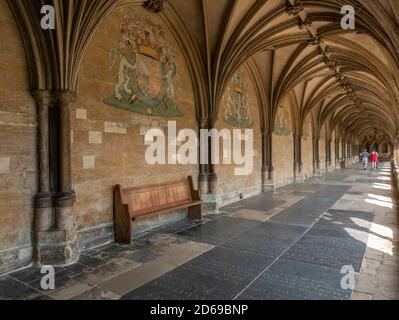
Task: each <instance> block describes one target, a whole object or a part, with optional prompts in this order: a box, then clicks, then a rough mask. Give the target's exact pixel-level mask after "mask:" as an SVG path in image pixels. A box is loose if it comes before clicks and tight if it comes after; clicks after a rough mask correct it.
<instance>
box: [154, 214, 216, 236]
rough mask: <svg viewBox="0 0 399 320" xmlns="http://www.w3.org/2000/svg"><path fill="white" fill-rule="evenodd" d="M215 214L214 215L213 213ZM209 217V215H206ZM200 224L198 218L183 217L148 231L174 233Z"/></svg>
mask: <svg viewBox="0 0 399 320" xmlns="http://www.w3.org/2000/svg"><path fill="white" fill-rule="evenodd" d="M215 216H216V215H215ZM207 217H209V216H207ZM200 224H202V221H199V220H192V219H184V220H181V221H177V222H175V223H169V224H167V225H164V226H161V227H158V228H154V229H151V230H150V233H159V234H169V235H172V234H175V233H178V232H181V231H184V230H187V229H190V228H193V227H195V226H198V225H200Z"/></svg>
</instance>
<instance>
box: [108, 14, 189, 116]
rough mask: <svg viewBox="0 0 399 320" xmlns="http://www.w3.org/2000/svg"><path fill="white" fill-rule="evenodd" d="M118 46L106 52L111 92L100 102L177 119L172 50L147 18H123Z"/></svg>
mask: <svg viewBox="0 0 399 320" xmlns="http://www.w3.org/2000/svg"><path fill="white" fill-rule="evenodd" d="M119 29H120V33H121V37H120V39H119V41H118V46H117V47H116V48H113V49H111V50H110V51H109V53H108V56H109V60H110V62H111V65H110V67H109V71H110V72H111V74H112V76H113V77H114V78H115V88H114V93H113V94H112V95H111V96H109V97H108V98H106V99H104V103H105V104H107V105H110V106H113V107H117V108H121V109H125V110H128V111H132V112H138V113H142V114H146V115H151V116H164V117H181V116H183V113H182V112H181V111H180V110H179V107H178V105H177V103H176V94H177V92H178V90H177V88H176V87H175V83H174V80H175V77H176V74H177V66H176V63H175V58H176V49H175V48H174V47H173V45H172V44H171V42H170V41H169V40H168V39H167V36H166V34H165V32H164V30H163V29H162V27H161V26H159V25H157V24H155V23H154V22H153V21H152V20H151V18H150V16H149V15H147V16H146V17H145V18H142V17H140V16H137V15H136V16H134V17H130V16H125V17H124V19H123V21H121V23H120V25H119Z"/></svg>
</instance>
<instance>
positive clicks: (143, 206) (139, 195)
mask: <svg viewBox="0 0 399 320" xmlns="http://www.w3.org/2000/svg"><path fill="white" fill-rule="evenodd" d="M121 195H122V201H123V203H124V204H127V205H128V206H129V214H130V215H131V216H135V215H138V214H140V215H142V214H146V213H150V212H154V211H157V210H162V209H165V208H169V207H172V206H175V205H178V204H182V203H186V202H190V201H192V200H193V199H192V194H191V190H190V183H189V181H188V180H184V181H179V182H175V183H169V184H164V185H154V186H146V187H138V188H128V189H122V190H121Z"/></svg>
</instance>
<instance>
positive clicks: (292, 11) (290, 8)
mask: <svg viewBox="0 0 399 320" xmlns="http://www.w3.org/2000/svg"><path fill="white" fill-rule="evenodd" d="M303 9H304V8H303V5H302V3H301V1H300V0H287V9H286V12H287V13H288V14H289V15H290V16H292V15H297V14H298V13H299V12H301V11H302V10H303Z"/></svg>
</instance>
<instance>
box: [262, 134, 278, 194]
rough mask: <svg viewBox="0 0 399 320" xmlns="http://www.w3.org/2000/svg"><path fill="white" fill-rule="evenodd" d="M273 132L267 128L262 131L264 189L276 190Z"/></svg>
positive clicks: (264, 190)
mask: <svg viewBox="0 0 399 320" xmlns="http://www.w3.org/2000/svg"><path fill="white" fill-rule="evenodd" d="M272 144H273V132H272V130H270V129H266V130H264V131H263V132H262V191H263V192H269V191H273V192H274V191H275V190H276V186H275V184H274V177H273V174H274V168H273V154H272V152H273V145H272Z"/></svg>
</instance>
